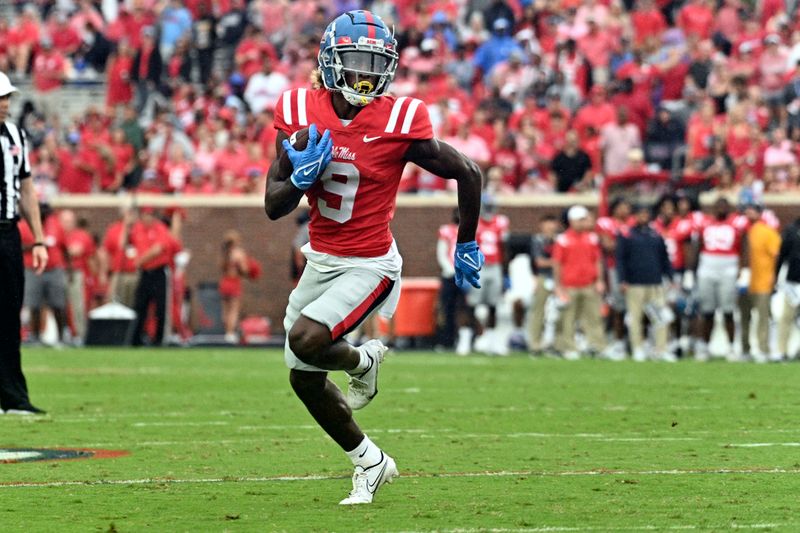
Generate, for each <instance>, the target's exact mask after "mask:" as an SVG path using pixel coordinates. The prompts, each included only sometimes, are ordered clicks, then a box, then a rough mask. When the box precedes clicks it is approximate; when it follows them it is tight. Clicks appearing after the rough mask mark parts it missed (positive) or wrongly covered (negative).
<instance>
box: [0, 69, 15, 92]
mask: <svg viewBox="0 0 800 533" xmlns="http://www.w3.org/2000/svg"><path fill="white" fill-rule="evenodd" d="M14 92H17V88H16V87H14V86H13V85H11V80H9V79H8V76H6V75H5V73H4V72H0V96H5V95H7V94H11V93H14Z"/></svg>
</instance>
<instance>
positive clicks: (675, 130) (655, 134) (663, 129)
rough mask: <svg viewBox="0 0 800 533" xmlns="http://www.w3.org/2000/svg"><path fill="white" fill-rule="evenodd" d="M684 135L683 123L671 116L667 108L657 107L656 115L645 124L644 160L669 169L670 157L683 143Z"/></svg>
mask: <svg viewBox="0 0 800 533" xmlns="http://www.w3.org/2000/svg"><path fill="white" fill-rule="evenodd" d="M685 135H686V134H685V131H684V128H683V125H682V124H681V123H680V121H678V120H677V119H675V118H674V117H673V116H672V114H671V113H670V111H669V109H668V108H666V107H664V106H661V107H659V108H658V111H657V113H656V116H655V117H654V118H653V119H652V120H651V121H650V123H649V124H648V125H647V135H646V141H645V159H646V161H647V162H648V163H655V164H656V165H658V166H659V167H661V168H662V169H664V170H669V169H671V168H672V158H673V156H674V155H675V151H676V150H678V148H680V147H681V146H682V145H683V142H684V138H685Z"/></svg>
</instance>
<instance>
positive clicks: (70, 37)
mask: <svg viewBox="0 0 800 533" xmlns="http://www.w3.org/2000/svg"><path fill="white" fill-rule="evenodd" d="M46 31H47V35H48V36H49V37H50V39H51V40H52V41H53V48H54V49H55V50H56V51H58V52H59V53H61V54H62V55H63V56H64V57H69V56H71V55H72V54H74V53H75V52H77V51H78V48H80V46H81V44H82V42H83V40H82V39H81V36H80V34H79V33H78V32H77V31H75V28H73V27H72V26H71V25H70V24H69V17H68V16H67V14H66V13H64V12H63V11H55V12H53V13H52V15H51V16H50V22H49V23H48V25H47V30H46Z"/></svg>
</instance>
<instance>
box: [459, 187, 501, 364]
mask: <svg viewBox="0 0 800 533" xmlns="http://www.w3.org/2000/svg"><path fill="white" fill-rule="evenodd" d="M508 228H509V220H508V217H507V216H505V215H500V214H497V205H496V204H495V202H494V199H493V198H492V197H491V196H489V195H484V198H483V200H482V203H481V215H480V218H479V219H478V229H477V232H476V240H477V242H478V246H479V247H480V249H481V251H482V252H483V255H484V256H485V258H486V263H485V264H484V266H483V269H482V270H481V287H480V288H479V289H474V288H473V289H470V290H469V292H468V293H467V303H468V304H469V306H470V308H471V310H473V311H474V309H475V307H477V306H478V305H481V304H482V305H485V306H486V307H487V308H488V310H489V314H488V317H487V318H486V323H485V327H481V326H480V325H479V324H476V329H477V331H475V342H474V348H475V350H476V351H478V352H484V353H491V354H495V355H507V354H508V344H507V343H506V342H503V341H501V340H500V339H499V338H498V335H497V333H496V331H495V327H496V325H497V306H498V304H499V303H500V301H501V299H502V297H503V291H504V289H505V286H504V285H505V281H504V280H505V276H506V272H507V268H508V263H507V261H508V259H507V256H506V251H505V246H506V242H507V241H508Z"/></svg>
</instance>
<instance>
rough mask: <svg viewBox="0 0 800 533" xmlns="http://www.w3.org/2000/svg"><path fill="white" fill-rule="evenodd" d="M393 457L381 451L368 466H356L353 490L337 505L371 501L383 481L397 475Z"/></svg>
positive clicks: (389, 480)
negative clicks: (376, 459) (378, 459)
mask: <svg viewBox="0 0 800 533" xmlns="http://www.w3.org/2000/svg"><path fill="white" fill-rule="evenodd" d="M399 475H400V473H399V472H398V471H397V465H396V464H395V462H394V459H392V458H391V457H389V456H388V455H386V454H385V453H383V452H381V460H380V461H379V462H378V463H377V464H374V465H372V466H370V467H367V468H363V467H361V466H356V470H355V472H354V473H353V490H351V491H350V494H349V495H348V496H347V498H345V499H344V500H342V501H340V502H339V505H360V504H364V503H372V498H374V497H375V493H376V492H378V489H379V488H381V485H383V484H384V483H391V482H392V480H394V478H396V477H397V476H399Z"/></svg>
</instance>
